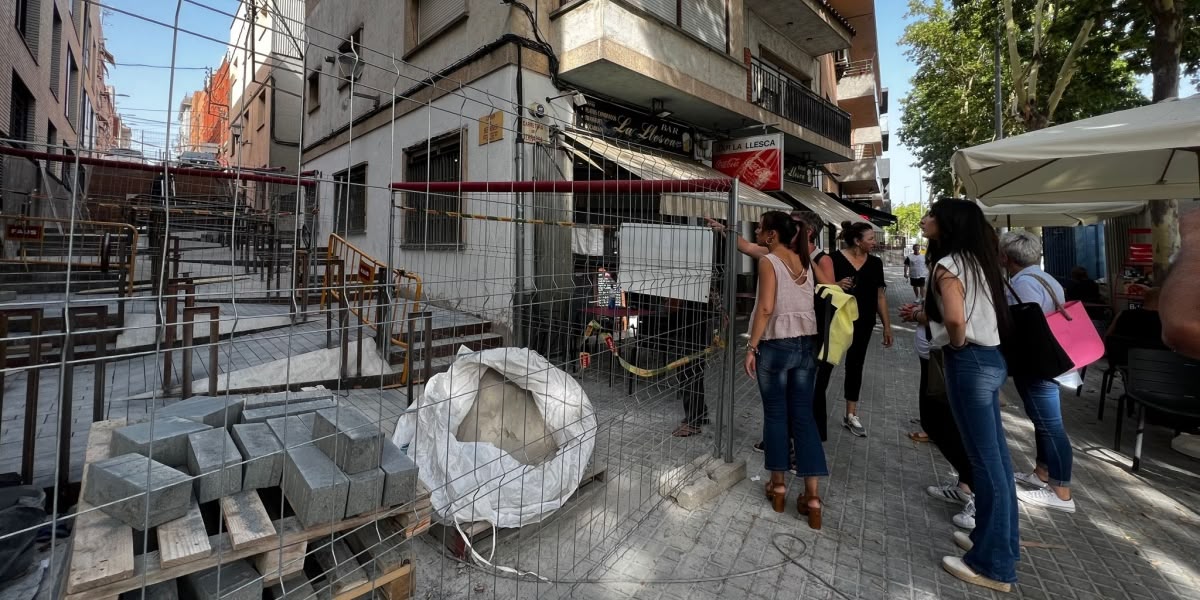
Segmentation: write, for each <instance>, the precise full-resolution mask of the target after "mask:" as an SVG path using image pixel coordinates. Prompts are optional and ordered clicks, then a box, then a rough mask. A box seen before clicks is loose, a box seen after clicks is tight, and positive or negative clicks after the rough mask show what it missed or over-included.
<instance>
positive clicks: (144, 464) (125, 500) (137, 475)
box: [83, 451, 319, 531]
mask: <svg viewBox="0 0 1200 600" xmlns="http://www.w3.org/2000/svg"><path fill="white" fill-rule="evenodd" d="M318 452H319V451H318ZM87 469H88V485H87V489H86V490H84V498H83V499H84V500H87V501H88V503H90V504H91V505H93V506H97V507H100V510H103V511H104V512H105V513H107V514H108V515H109V516H111V517H113V518H115V519H118V520H120V521H121V522H123V523H125V524H126V525H129V526H130V527H132V528H134V529H137V530H139V531H141V530H145V529H149V528H151V527H157V526H159V525H162V524H163V523H166V522H167V521H173V520H175V519H178V518H179V517H182V516H183V515H185V514H187V512H188V509H189V508H191V506H192V480H191V478H190V477H188V476H187V475H186V474H184V473H181V472H179V471H178V470H176V469H172V468H171V467H168V466H167V465H164V464H162V463H160V462H158V461H155V460H150V459H149V458H146V457H145V456H142V455H140V454H132V453H131V454H122V455H120V456H114V457H112V458H108V459H105V460H102V461H98V462H94V463H91V464H89V465H88V466H87ZM147 473H148V474H149V479H147ZM109 503H112V504H109ZM105 505H107V506H105ZM147 505H149V508H150V510H149V511H147V510H146V507H147Z"/></svg>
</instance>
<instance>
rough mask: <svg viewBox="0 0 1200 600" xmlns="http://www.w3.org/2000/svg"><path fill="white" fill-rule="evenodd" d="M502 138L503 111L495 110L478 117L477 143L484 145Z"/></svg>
mask: <svg viewBox="0 0 1200 600" xmlns="http://www.w3.org/2000/svg"><path fill="white" fill-rule="evenodd" d="M502 139H504V113H503V112H500V111H496V112H494V113H492V114H490V115H484V116H482V117H479V145H480V146H486V145H487V144H490V143H492V142H498V141H500V140H502Z"/></svg>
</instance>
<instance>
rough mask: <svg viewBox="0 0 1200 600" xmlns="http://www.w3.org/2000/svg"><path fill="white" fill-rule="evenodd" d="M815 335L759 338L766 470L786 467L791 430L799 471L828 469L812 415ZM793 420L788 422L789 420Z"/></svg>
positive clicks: (805, 473)
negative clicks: (776, 338)
mask: <svg viewBox="0 0 1200 600" xmlns="http://www.w3.org/2000/svg"><path fill="white" fill-rule="evenodd" d="M816 344H817V336H813V335H810V336H804V337H795V338H786V339H778V340H763V341H762V342H760V343H759V344H758V364H757V373H756V374H755V375H756V377H757V379H758V393H759V394H760V395H761V396H762V402H763V451H764V453H765V455H766V460H765V463H766V468H767V470H768V471H787V470H788V468H789V467H790V466H791V465H790V464H789V463H790V461H789V460H788V454H789V452H788V446H789V444H788V435H789V430H790V434H791V438H792V439H791V442H792V443H791V446H792V448H794V449H795V451H796V474H797V475H799V476H801V477H814V476H824V475H828V474H829V468H828V467H827V466H826V465H825V449H824V448H823V447H822V446H821V436H820V434H819V433H817V422H816V420H815V419H814V418H813V388H814V386H815V384H816V371H817V357H816V352H817V348H816ZM789 424H790V425H791V427H790V428H789V427H788V425H789Z"/></svg>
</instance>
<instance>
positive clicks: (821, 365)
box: [813, 360, 833, 442]
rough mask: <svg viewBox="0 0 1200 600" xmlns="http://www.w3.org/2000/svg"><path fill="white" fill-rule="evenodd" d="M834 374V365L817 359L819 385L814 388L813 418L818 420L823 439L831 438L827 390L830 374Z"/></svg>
mask: <svg viewBox="0 0 1200 600" xmlns="http://www.w3.org/2000/svg"><path fill="white" fill-rule="evenodd" d="M832 374H833V365H831V364H829V363H827V362H825V361H823V360H818V361H817V386H816V389H815V390H813V419H815V420H816V421H817V433H819V434H820V435H821V441H822V442H825V441H828V440H829V399H828V397H827V395H826V390H828V389H829V376H830V375H832Z"/></svg>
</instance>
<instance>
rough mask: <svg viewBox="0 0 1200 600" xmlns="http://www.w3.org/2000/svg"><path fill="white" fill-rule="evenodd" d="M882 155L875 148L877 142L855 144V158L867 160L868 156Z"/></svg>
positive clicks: (877, 156)
mask: <svg viewBox="0 0 1200 600" xmlns="http://www.w3.org/2000/svg"><path fill="white" fill-rule="evenodd" d="M880 155H881V153H880V152H878V151H877V150H876V148H875V144H855V145H854V160H865V159H868V158H879V157H880Z"/></svg>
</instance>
